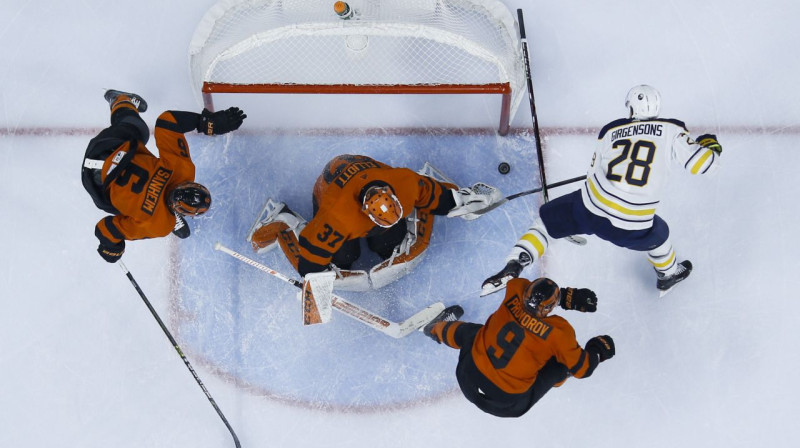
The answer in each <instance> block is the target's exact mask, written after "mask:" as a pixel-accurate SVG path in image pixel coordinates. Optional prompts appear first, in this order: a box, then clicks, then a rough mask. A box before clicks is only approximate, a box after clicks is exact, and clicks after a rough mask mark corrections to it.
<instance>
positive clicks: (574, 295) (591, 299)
mask: <svg viewBox="0 0 800 448" xmlns="http://www.w3.org/2000/svg"><path fill="white" fill-rule="evenodd" d="M560 305H561V308H564V309H565V310H577V311H580V312H582V313H594V312H595V311H597V295H596V294H595V293H594V291H592V290H591V289H586V288H580V289H576V288H561V303H560Z"/></svg>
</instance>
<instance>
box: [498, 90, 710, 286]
mask: <svg viewBox="0 0 800 448" xmlns="http://www.w3.org/2000/svg"><path fill="white" fill-rule="evenodd" d="M660 105H661V95H660V94H659V93H658V91H657V90H656V89H654V88H653V87H650V86H647V85H640V86H636V87H634V88H632V89H631V90H630V91H629V92H628V95H627V97H626V99H625V107H627V108H628V110H629V112H630V115H629V118H622V119H618V120H614V121H612V122H611V123H608V124H607V125H605V126H604V127H603V129H602V130H601V131H600V134H599V136H598V141H597V149H596V151H595V154H594V157H593V158H592V165H591V166H590V168H589V172H588V173H587V176H586V181H585V183H584V185H583V188H581V189H580V190H576V191H574V192H572V193H570V194H568V195H566V196H561V197H559V198H557V199H554V200H552V201H550V202H547V203H545V204H544V205H542V206H541V207H540V208H539V218H537V219H536V220H535V221H534V223H533V225H531V227H530V228H529V229H528V230H527V231H526V232H525V233H524V234H523V235H522V237H521V238H520V239H519V241H518V242H517V244H516V245H515V246H514V248H513V249H512V250H511V253H510V254H509V255H508V257H507V258H506V262H507V264H506V267H505V268H503V270H501V271H500V272H498V273H497V274H495V275H493V276H492V277H489V278H488V279H486V281H484V282H483V291H482V295H486V294H490V293H492V292H495V291H497V290H500V289H502V288H504V287H505V285H506V283H507V282H508V281H509V280H510V279H512V278H515V277H518V276H519V275H520V273H521V272H522V269H523V268H524V267H525V266H527V265H529V264H531V263H533V262H534V261H536V260H537V259H538V258H541V256H542V255H543V254H544V252H545V250H546V249H547V246H548V244H549V242H550V239H551V238H564V237H567V236H570V235H597V236H598V237H600V238H602V239H604V240H606V241H609V242H611V243H613V244H615V245H617V246H620V247H624V248H627V249H631V250H637V251H643V252H647V259H648V260H649V261H650V263H651V264H652V265H653V267H654V268H655V271H656V275H657V277H658V278H657V282H656V286H657V288H658V289H659V290H661V291H662V295H663V293H665V292H666V291H668V290H669V289H671V288H672V287H673V286H675V284H677V283H678V282H680V281H681V280H684V279H685V278H686V277H688V276H689V273H690V272H691V270H692V263H691V262H690V261H689V260H684V261H681V262H680V263H679V262H678V259H677V257H676V255H675V251H674V249H673V248H672V242H671V241H670V238H669V227H668V226H667V223H666V222H664V220H663V219H661V217H659V216H658V215H657V214H656V208H657V207H658V203H659V201H660V199H661V193H662V190H663V188H664V186H665V185H666V182H667V179H668V177H669V172H670V169H671V167H672V164H673V162H674V163H678V164H680V166H682V167H683V168H684V169H686V170H688V171H689V172H691V173H692V174H710V173H712V172H714V171H716V169H717V168H718V167H719V156H720V154H721V153H722V146H721V145H720V144H719V142H718V141H717V138H716V136H715V135H711V134H704V135H701V136H699V137H698V138H697V139H694V140H693V139H692V137H691V136H690V135H689V131H688V130H687V129H686V126H685V125H684V123H683V122H682V121H679V120H675V119H666V118H657V117H658V112H659V108H660Z"/></svg>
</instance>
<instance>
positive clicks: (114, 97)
mask: <svg viewBox="0 0 800 448" xmlns="http://www.w3.org/2000/svg"><path fill="white" fill-rule="evenodd" d="M103 98H105V99H106V101H108V105H109V106H110V107H111V109H114V105H116V104H117V103H120V102H124V101H127V102H129V103H131V104H133V107H135V108H136V110H137V111H139V112H146V111H147V101H145V100H144V98H142V97H141V96H139V95H137V94H135V93H129V92H123V91H121V90H114V89H109V90H106V93H105V95H103Z"/></svg>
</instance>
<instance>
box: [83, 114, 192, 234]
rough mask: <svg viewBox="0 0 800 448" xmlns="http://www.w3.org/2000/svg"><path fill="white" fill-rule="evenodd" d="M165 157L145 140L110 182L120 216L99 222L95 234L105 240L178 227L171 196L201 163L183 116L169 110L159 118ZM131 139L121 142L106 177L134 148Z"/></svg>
mask: <svg viewBox="0 0 800 448" xmlns="http://www.w3.org/2000/svg"><path fill="white" fill-rule="evenodd" d="M155 140H156V147H157V148H158V152H159V155H160V158H159V157H156V156H154V155H153V154H152V153H151V152H150V151H149V150H148V149H147V148H146V147H145V146H144V144H143V143H142V142H135V143H136V145H137V147H136V148H135V151H136V153H135V154H134V155H133V158H132V159H131V162H130V164H129V165H127V166H126V167H124V168H123V171H122V172H121V173H119V175H118V176H117V178H116V179H115V180H114V181H113V182H111V184H110V185H109V186H108V189H109V197H110V198H111V203H112V204H113V205H114V207H115V208H116V209H117V210H119V215H116V216H113V217H112V216H106V217H105V218H103V219H101V220H100V222H98V223H97V226H96V227H95V234H96V235H97V237H98V238H99V239H100V240H101V241H103V240H106V241H107V242H110V243H114V244H116V243H119V242H120V241H122V240H138V239H143V238H157V237H162V236H166V235H169V233H170V232H171V231H172V229H173V228H174V227H175V215H174V214H173V212H172V211H171V210H170V209H169V207H168V206H167V195H168V193H169V191H171V190H172V189H173V188H174V187H175V186H176V185H178V184H180V183H181V182H186V181H194V174H195V167H194V163H192V159H191V156H190V154H189V145H188V144H187V143H186V138H185V137H184V135H183V133H182V132H179V128H178V126H177V120H176V119H175V117H174V116H173V114H172V112H170V111H167V112H164V113H162V114H161V115H160V116H159V117H158V121H157V123H156V128H155ZM130 146H131V142H126V143H124V144H122V145H120V147H119V148H117V149H116V150H115V151H114V152H113V153H112V154H111V156H110V157H108V158H107V159H106V160H105V163H104V164H103V171H102V180H103V181H104V182H105V179H106V177H107V176H108V175H109V174H110V173H111V172H112V168H114V167H116V165H117V163H119V162H120V160H121V159H122V157H123V156H124V155H125V154H126V153H128V152H129V151H131V148H130Z"/></svg>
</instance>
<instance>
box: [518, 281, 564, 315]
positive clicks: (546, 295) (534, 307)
mask: <svg viewBox="0 0 800 448" xmlns="http://www.w3.org/2000/svg"><path fill="white" fill-rule="evenodd" d="M523 295H524V296H523V297H522V301H523V302H524V303H525V307H526V308H527V309H528V311H529V312H530V313H531V314H533V315H534V316H536V317H545V316H547V315H548V314H550V312H551V311H553V308H555V307H556V305H558V303H559V302H560V301H561V289H560V288H559V287H558V285H557V284H556V282H554V281H552V280H550V279H549V278H545V277H542V278H540V279H536V280H534V281H532V282H531V284H530V285H528V286H527V287H525V292H524V293H523Z"/></svg>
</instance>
